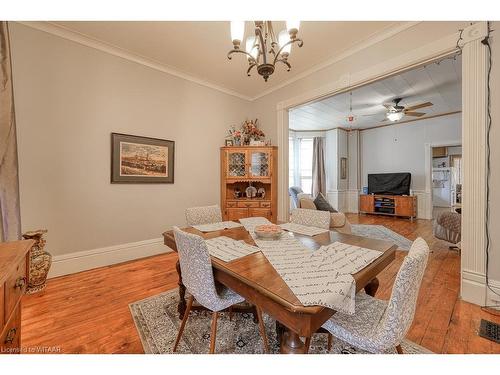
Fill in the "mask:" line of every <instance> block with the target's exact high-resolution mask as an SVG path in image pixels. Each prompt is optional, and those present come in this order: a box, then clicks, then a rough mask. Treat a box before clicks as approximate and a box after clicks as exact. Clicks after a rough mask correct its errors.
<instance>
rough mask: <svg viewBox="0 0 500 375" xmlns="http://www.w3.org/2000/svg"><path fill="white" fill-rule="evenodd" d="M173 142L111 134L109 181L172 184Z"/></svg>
mask: <svg viewBox="0 0 500 375" xmlns="http://www.w3.org/2000/svg"><path fill="white" fill-rule="evenodd" d="M174 150H175V142H174V141H169V140H166V139H158V138H148V137H140V136H137V135H128V134H119V133H111V183H117V184H126V183H136V184H143V183H163V184H173V183H174Z"/></svg>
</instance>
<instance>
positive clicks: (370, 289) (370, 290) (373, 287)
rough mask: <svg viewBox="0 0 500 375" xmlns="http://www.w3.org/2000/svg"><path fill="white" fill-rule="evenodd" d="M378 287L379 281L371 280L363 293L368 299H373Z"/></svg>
mask: <svg viewBox="0 0 500 375" xmlns="http://www.w3.org/2000/svg"><path fill="white" fill-rule="evenodd" d="M378 286H379V281H378V279H377V278H374V279H372V280H371V281H370V282H369V283H368V284H366V286H365V293H366V294H368V295H369V296H370V297H375V293H377V290H378Z"/></svg>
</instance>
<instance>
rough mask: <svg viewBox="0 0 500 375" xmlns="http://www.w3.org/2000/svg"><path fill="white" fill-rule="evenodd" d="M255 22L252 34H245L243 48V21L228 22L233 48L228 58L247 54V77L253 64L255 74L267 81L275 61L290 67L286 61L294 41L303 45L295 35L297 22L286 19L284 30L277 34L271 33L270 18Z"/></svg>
mask: <svg viewBox="0 0 500 375" xmlns="http://www.w3.org/2000/svg"><path fill="white" fill-rule="evenodd" d="M254 25H255V34H254V35H250V36H249V37H247V39H246V41H245V49H242V47H241V44H242V42H243V37H244V33H245V22H244V21H232V22H231V39H232V41H233V49H232V50H231V51H229V53H228V54H227V57H228V59H229V60H231V59H232V57H233V55H234V54H235V53H242V54H244V55H246V57H247V61H248V68H247V75H248V76H250V73H251V71H252V69H253V68H254V67H255V68H256V70H257V73H259V75H261V76H262V77H263V78H264V80H265V81H266V82H267V79H268V78H269V76H270V75H271V74H273V73H274V70H275V66H276V64H278V63H281V64H283V65H285V66H286V68H287V71H290V69H292V66H291V65H290V63H289V62H288V57H289V56H290V53H291V50H292V44H294V43H296V44H297V45H298V46H299V47H302V45H303V44H304V42H303V41H302V40H301V39H299V38H297V33H298V32H299V27H300V21H287V23H286V25H287V26H286V30H282V31H281V32H280V33H279V34H278V36H276V34H275V33H274V30H273V25H272V22H271V21H255V22H254Z"/></svg>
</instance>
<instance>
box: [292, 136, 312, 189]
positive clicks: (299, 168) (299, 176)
mask: <svg viewBox="0 0 500 375" xmlns="http://www.w3.org/2000/svg"><path fill="white" fill-rule="evenodd" d="M288 147H289V149H288V156H289V162H288V167H289V170H288V176H289V181H288V184H289V186H300V187H301V188H302V190H303V191H304V193H307V194H311V190H312V155H313V138H312V137H302V136H299V135H296V134H294V135H290V137H289V140H288Z"/></svg>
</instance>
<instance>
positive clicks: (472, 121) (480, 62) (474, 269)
mask: <svg viewBox="0 0 500 375" xmlns="http://www.w3.org/2000/svg"><path fill="white" fill-rule="evenodd" d="M487 33H488V30H487V23H486V22H478V23H476V24H474V25H471V26H469V27H468V28H466V29H465V30H464V32H463V38H464V42H465V44H464V46H463V49H462V162H463V170H462V172H463V184H462V190H463V194H462V235H461V239H462V241H461V249H462V253H461V269H462V288H461V295H462V298H463V299H464V300H466V301H467V302H473V303H477V304H481V305H482V304H484V303H486V304H487V303H488V302H487V298H486V297H487V295H486V285H485V283H484V280H483V281H482V282H479V281H477V280H476V281H474V282H473V281H471V280H470V279H467V278H466V277H467V275H468V274H469V275H470V274H471V273H474V274H476V275H484V273H485V270H486V225H485V217H486V205H487V204H488V202H487V201H486V161H487V157H486V148H485V144H486V127H487V81H488V74H487V69H488V58H487V56H488V51H487V47H486V46H485V45H483V44H482V43H481V39H482V38H483V37H484V36H486V35H487ZM466 271H467V272H466ZM473 283H475V284H474V288H472V287H471V286H472V284H473ZM479 285H482V287H481V288H482V291H480V290H479V289H480V287H479ZM480 296H482V298H483V299H482V301H479V298H480Z"/></svg>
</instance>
